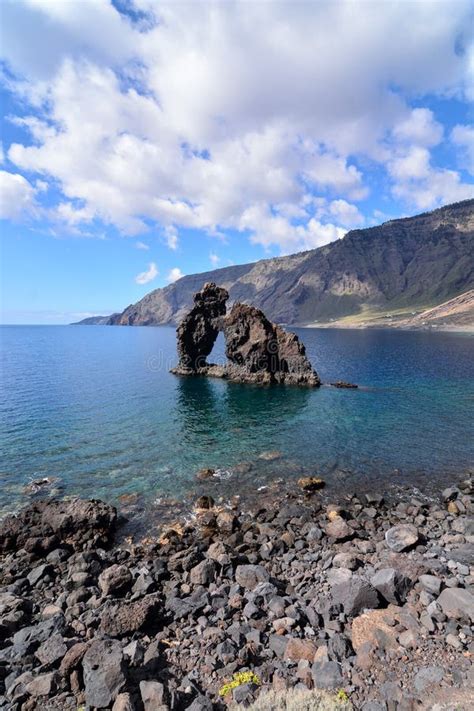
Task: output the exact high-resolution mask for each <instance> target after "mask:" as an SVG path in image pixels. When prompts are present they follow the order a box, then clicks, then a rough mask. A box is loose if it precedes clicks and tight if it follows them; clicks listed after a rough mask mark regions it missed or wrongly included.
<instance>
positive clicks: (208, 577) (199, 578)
mask: <svg viewBox="0 0 474 711" xmlns="http://www.w3.org/2000/svg"><path fill="white" fill-rule="evenodd" d="M215 576H216V566H215V564H214V562H213V561H212V560H203V561H201V562H200V563H198V564H197V565H196V566H194V568H191V570H190V572H189V580H190V582H191V583H192V584H193V585H208V584H209V583H212V582H213V581H214V578H215Z"/></svg>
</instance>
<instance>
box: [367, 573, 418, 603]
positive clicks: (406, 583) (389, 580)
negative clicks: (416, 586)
mask: <svg viewBox="0 0 474 711" xmlns="http://www.w3.org/2000/svg"><path fill="white" fill-rule="evenodd" d="M370 583H371V585H372V586H373V587H374V588H375V589H376V590H377V591H378V592H379V593H380V595H381V596H382V597H383V599H384V600H386V601H387V602H392V603H394V604H395V605H398V604H400V603H404V602H405V600H406V596H407V592H408V591H409V590H410V588H411V586H412V582H411V580H410V579H409V578H407V577H406V576H404V575H403V574H402V573H400V572H399V571H397V570H395V568H382V569H381V570H378V571H377V572H376V573H375V575H374V576H373V577H372V578H371V579H370Z"/></svg>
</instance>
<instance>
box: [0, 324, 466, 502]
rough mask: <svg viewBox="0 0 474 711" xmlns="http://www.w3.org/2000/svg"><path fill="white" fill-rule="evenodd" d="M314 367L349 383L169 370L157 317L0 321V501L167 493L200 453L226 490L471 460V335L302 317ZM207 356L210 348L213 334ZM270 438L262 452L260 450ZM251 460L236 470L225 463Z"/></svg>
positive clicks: (401, 472)
mask: <svg viewBox="0 0 474 711" xmlns="http://www.w3.org/2000/svg"><path fill="white" fill-rule="evenodd" d="M299 334H300V335H301V337H302V338H303V340H304V342H305V343H306V346H307V350H308V354H309V356H310V358H311V359H312V362H313V364H314V365H315V367H316V369H317V370H318V372H319V373H320V376H321V378H322V380H323V381H326V382H327V381H330V380H333V379H344V380H350V381H353V382H356V383H359V384H360V385H361V386H363V387H362V388H361V389H359V390H355V391H350V390H335V389H333V388H327V387H322V388H320V389H318V390H306V389H298V388H285V387H278V386H276V387H271V388H261V387H257V386H243V385H236V384H231V383H226V382H224V381H219V380H206V379H189V378H188V379H182V378H177V377H175V376H173V375H171V374H170V373H169V372H168V369H169V367H170V366H171V365H173V364H174V363H175V361H176V355H175V353H176V350H175V332H174V329H172V328H168V327H159V328H123V327H106V326H104V327H101V326H97V327H87V326H83V327H81V326H77V327H72V326H71V327H69V326H64V327H60V326H31V327H30V326H6V327H2V328H1V330H0V336H1V350H2V402H1V410H0V418H1V451H2V461H1V465H0V511H6V510H12V509H14V508H16V507H17V506H18V505H19V504H21V503H24V502H25V495H24V493H23V489H24V487H25V485H27V484H28V482H29V481H30V480H31V479H36V478H39V477H44V476H49V477H58V479H59V484H60V485H61V487H62V489H61V492H62V493H63V494H80V495H82V496H100V497H102V498H104V499H106V500H108V501H115V500H117V498H118V497H119V496H121V495H123V494H128V493H135V492H139V493H141V494H143V496H144V498H145V499H147V500H154V499H156V498H157V497H160V496H169V495H172V496H177V497H182V496H185V495H186V494H187V492H189V491H190V490H191V489H193V488H194V486H195V474H196V471H197V470H198V469H199V468H200V467H208V466H211V467H218V468H220V469H221V470H222V472H221V473H222V478H223V481H222V483H221V484H222V487H223V489H224V490H225V491H226V493H227V492H228V493H232V492H237V491H241V490H242V489H243V488H249V487H251V488H253V487H255V486H259V485H263V484H264V483H265V482H268V481H269V480H271V479H273V478H275V477H290V476H296V475H298V474H300V473H301V472H302V471H308V472H309V473H319V474H321V475H323V476H324V477H325V478H326V479H327V480H329V481H331V480H333V481H334V482H343V481H346V480H348V479H351V480H355V481H356V482H357V481H359V482H368V483H369V484H373V485H377V486H379V487H380V488H382V489H383V488H384V486H386V485H387V484H388V483H389V482H393V481H394V480H396V479H400V480H403V481H406V480H415V481H416V482H423V481H425V480H427V479H439V480H444V479H449V474H450V473H451V472H455V473H459V472H462V471H465V470H466V469H467V468H468V467H469V466H471V465H472V464H473V461H474V446H473V442H474V425H473V421H474V418H473V406H474V358H473V355H474V339H473V338H472V337H471V336H469V335H464V334H453V333H446V334H443V333H415V332H412V333H410V332H401V331H382V330H380V331H350V330H344V331H342V330H322V329H305V330H301V331H299ZM215 350H216V352H215V354H213V355H215V358H214V359H217V360H218V359H219V357H220V356H221V355H222V343H221V342H218V344H217V346H216V349H215ZM268 450H279V451H280V452H281V454H282V456H281V458H280V459H279V460H278V461H275V462H268V461H265V460H262V459H259V455H260V454H261V453H262V452H264V451H268ZM242 462H251V463H252V469H251V471H250V473H246V474H243V473H236V472H235V471H234V467H235V466H237V465H239V464H241V463H242Z"/></svg>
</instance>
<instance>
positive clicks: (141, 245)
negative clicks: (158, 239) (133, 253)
mask: <svg viewBox="0 0 474 711" xmlns="http://www.w3.org/2000/svg"><path fill="white" fill-rule="evenodd" d="M135 247H136V248H137V249H143V250H146V251H148V250H149V249H150V247H149V246H148V245H147V244H145V242H140V241H138V242H135Z"/></svg>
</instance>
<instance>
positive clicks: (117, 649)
mask: <svg viewBox="0 0 474 711" xmlns="http://www.w3.org/2000/svg"><path fill="white" fill-rule="evenodd" d="M82 669H83V675H84V685H85V697H86V704H87V705H88V706H97V707H98V708H103V707H107V706H110V705H111V704H112V702H113V701H115V699H116V697H117V695H118V693H119V692H120V691H121V690H122V688H123V686H124V684H125V674H124V663H123V654H122V646H121V644H120V642H119V641H118V640H115V639H106V640H97V641H94V642H92V644H91V646H90V647H89V649H88V650H87V652H86V653H85V655H84V658H83V660H82Z"/></svg>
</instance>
